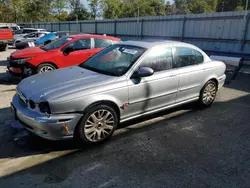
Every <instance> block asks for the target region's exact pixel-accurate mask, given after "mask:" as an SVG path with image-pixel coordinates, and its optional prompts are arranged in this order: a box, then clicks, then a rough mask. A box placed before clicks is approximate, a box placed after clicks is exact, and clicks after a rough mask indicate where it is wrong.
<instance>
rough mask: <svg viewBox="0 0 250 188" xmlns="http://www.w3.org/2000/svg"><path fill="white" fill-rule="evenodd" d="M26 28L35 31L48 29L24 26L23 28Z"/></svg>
mask: <svg viewBox="0 0 250 188" xmlns="http://www.w3.org/2000/svg"><path fill="white" fill-rule="evenodd" d="M25 29H29V30H34V31H37V30H46V29H40V28H26V27H25V28H23V30H25Z"/></svg>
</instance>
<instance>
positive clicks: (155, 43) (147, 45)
mask: <svg viewBox="0 0 250 188" xmlns="http://www.w3.org/2000/svg"><path fill="white" fill-rule="evenodd" d="M118 44H126V45H131V46H138V47H142V48H148V49H149V48H152V47H154V46H159V45H166V44H169V45H185V46H190V47H194V46H193V45H191V44H188V43H184V42H179V41H172V40H142V41H125V42H120V43H118Z"/></svg>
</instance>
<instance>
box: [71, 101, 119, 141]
mask: <svg viewBox="0 0 250 188" xmlns="http://www.w3.org/2000/svg"><path fill="white" fill-rule="evenodd" d="M117 124H118V116H117V113H116V111H115V110H114V109H113V108H112V107H110V106H108V105H105V104H99V105H96V106H93V107H90V108H89V109H88V110H87V111H86V113H85V114H84V115H83V118H82V119H81V120H80V122H79V124H78V126H77V127H76V129H75V135H74V136H75V138H76V139H77V141H78V142H79V141H80V142H83V143H101V142H104V141H106V140H108V139H109V138H110V137H111V136H112V134H113V133H114V131H115V130H116V127H117Z"/></svg>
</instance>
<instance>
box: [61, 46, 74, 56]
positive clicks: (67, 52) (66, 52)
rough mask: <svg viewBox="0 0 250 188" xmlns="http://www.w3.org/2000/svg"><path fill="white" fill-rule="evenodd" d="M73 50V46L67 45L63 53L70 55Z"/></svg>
mask: <svg viewBox="0 0 250 188" xmlns="http://www.w3.org/2000/svg"><path fill="white" fill-rule="evenodd" d="M73 51H74V49H73V48H71V47H67V48H65V49H63V54H64V55H69V54H70V53H71V52H73Z"/></svg>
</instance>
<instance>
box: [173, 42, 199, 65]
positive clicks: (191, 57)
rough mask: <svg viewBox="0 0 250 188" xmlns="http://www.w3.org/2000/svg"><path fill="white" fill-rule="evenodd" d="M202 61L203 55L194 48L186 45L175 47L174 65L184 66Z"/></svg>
mask: <svg viewBox="0 0 250 188" xmlns="http://www.w3.org/2000/svg"><path fill="white" fill-rule="evenodd" d="M203 61H204V57H203V55H202V54H201V53H200V52H198V51H197V50H195V49H192V48H188V47H176V48H175V64H174V67H186V66H191V65H197V64H201V63H203Z"/></svg>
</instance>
